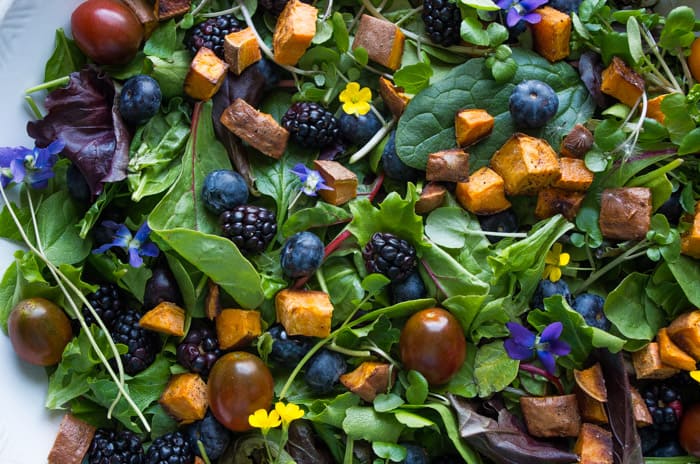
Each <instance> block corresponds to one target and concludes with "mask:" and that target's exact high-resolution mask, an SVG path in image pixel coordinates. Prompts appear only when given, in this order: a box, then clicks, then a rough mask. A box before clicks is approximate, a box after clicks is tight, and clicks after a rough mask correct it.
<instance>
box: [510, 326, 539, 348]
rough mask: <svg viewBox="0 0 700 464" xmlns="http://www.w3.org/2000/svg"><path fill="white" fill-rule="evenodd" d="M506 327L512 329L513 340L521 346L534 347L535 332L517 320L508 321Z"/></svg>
mask: <svg viewBox="0 0 700 464" xmlns="http://www.w3.org/2000/svg"><path fill="white" fill-rule="evenodd" d="M506 327H507V328H508V330H510V333H511V335H512V338H513V341H514V342H515V343H517V344H518V345H521V346H527V347H530V348H532V347H533V346H534V345H535V338H536V337H535V334H534V333H532V332H530V331H529V330H528V329H527V328H526V327H523V326H522V325H520V324H518V323H517V322H508V323H506Z"/></svg>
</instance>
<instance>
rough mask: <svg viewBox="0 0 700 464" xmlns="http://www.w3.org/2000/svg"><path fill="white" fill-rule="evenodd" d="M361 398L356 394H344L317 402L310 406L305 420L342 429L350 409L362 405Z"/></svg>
mask: <svg viewBox="0 0 700 464" xmlns="http://www.w3.org/2000/svg"><path fill="white" fill-rule="evenodd" d="M360 401H361V400H360V397H359V396H357V395H355V394H354V393H350V392H346V393H342V394H340V395H338V396H336V397H334V398H331V399H327V400H315V401H314V402H313V403H311V405H310V406H309V410H308V412H307V413H306V414H305V415H304V419H307V420H310V421H312V422H319V423H323V424H328V425H330V426H332V427H335V428H338V429H339V428H342V426H343V420H344V419H345V415H346V413H347V411H348V410H349V409H350V408H353V407H356V406H357V405H359V404H360Z"/></svg>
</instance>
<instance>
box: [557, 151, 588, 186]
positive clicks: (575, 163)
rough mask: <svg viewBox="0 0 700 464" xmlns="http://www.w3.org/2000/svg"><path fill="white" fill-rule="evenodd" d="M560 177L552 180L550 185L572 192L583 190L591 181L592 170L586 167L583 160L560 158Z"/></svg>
mask: <svg viewBox="0 0 700 464" xmlns="http://www.w3.org/2000/svg"><path fill="white" fill-rule="evenodd" d="M559 165H560V166H561V177H560V178H559V179H557V180H556V181H554V183H553V184H552V187H556V188H560V189H562V190H570V191H573V192H585V191H586V190H588V187H590V186H591V184H592V183H593V172H592V171H591V170H589V169H588V168H587V167H586V163H585V161H583V160H582V159H577V158H561V159H560V160H559Z"/></svg>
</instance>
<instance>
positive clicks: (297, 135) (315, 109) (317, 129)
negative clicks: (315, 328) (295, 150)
mask: <svg viewBox="0 0 700 464" xmlns="http://www.w3.org/2000/svg"><path fill="white" fill-rule="evenodd" d="M282 126H283V127H284V128H285V129H287V130H288V131H289V135H290V136H291V137H292V140H294V141H295V142H296V143H297V144H299V145H301V146H302V147H307V148H323V147H325V146H327V145H330V144H331V143H333V142H335V141H336V140H337V139H338V134H339V131H340V127H339V124H338V120H337V119H336V118H335V116H333V113H331V112H330V111H328V110H327V109H325V108H324V107H322V106H321V105H319V104H318V103H313V102H297V103H294V104H293V105H292V106H291V107H289V109H288V110H287V112H286V113H285V114H284V116H282Z"/></svg>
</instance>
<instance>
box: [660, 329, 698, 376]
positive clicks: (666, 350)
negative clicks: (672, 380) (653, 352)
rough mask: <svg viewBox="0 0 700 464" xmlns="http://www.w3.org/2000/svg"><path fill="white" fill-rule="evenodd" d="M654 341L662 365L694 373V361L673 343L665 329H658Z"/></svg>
mask: <svg viewBox="0 0 700 464" xmlns="http://www.w3.org/2000/svg"><path fill="white" fill-rule="evenodd" d="M699 330H700V328H699ZM656 341H657V342H658V344H659V356H660V357H661V362H662V363H664V364H666V365H668V366H671V367H675V368H676V369H680V370H682V371H694V370H695V369H696V363H695V359H693V357H692V356H690V355H689V354H688V353H686V352H685V351H683V350H681V349H680V348H679V347H678V345H676V344H675V343H673V340H671V337H669V336H668V331H667V330H666V329H665V328H663V329H659V333H658V334H656Z"/></svg>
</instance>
